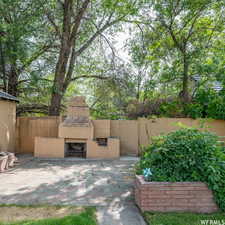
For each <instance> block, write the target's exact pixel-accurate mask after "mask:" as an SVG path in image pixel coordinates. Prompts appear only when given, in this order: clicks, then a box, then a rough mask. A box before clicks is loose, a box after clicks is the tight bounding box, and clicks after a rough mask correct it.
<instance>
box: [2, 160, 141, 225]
mask: <svg viewBox="0 0 225 225" xmlns="http://www.w3.org/2000/svg"><path fill="white" fill-rule="evenodd" d="M136 161H137V158H136V159H135V160H134V159H129V158H127V159H125V158H124V159H123V160H119V159H118V160H77V159H76V160H74V161H73V160H66V159H63V160H55V161H54V160H51V161H46V160H44V161H43V160H39V159H36V158H33V157H25V158H24V157H23V158H21V163H20V165H19V166H17V167H16V169H14V170H10V171H8V172H6V173H4V174H1V175H0V183H1V185H0V204H24V205H25V204H32V205H35V204H50V205H56V204H62V205H75V206H96V207H97V209H98V218H99V222H100V225H113V224H117V225H120V224H121V225H128V224H129V225H141V224H142V223H141V222H140V221H142V220H143V219H142V218H141V216H140V214H139V211H138V209H137V208H136V206H135V204H134V195H133V182H134V171H133V166H134V164H135V163H136ZM125 218H126V219H125ZM131 218H133V219H132V221H133V222H132V221H130V220H131ZM135 218H136V219H135ZM135 220H136V222H135ZM109 221H111V222H110V224H107V223H108V222H109ZM118 221H120V223H119V222H118ZM131 222H132V223H131ZM142 222H143V221H142Z"/></svg>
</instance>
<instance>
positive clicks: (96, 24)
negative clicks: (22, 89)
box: [46, 0, 137, 115]
mask: <svg viewBox="0 0 225 225" xmlns="http://www.w3.org/2000/svg"><path fill="white" fill-rule="evenodd" d="M136 4H137V2H136V1H135V0H123V1H119V0H116V1H111V0H101V1H100V0H94V1H90V0H76V1H75V0H64V1H56V2H55V12H57V13H54V11H53V10H48V11H47V12H46V14H47V16H48V19H49V22H50V23H51V24H52V26H53V28H54V29H55V32H56V33H57V35H58V38H59V42H60V50H59V55H58V59H57V64H56V67H55V75H54V82H53V87H52V97H51V104H50V109H49V114H50V115H59V113H60V105H61V102H62V98H63V96H64V94H65V92H66V90H67V88H68V85H69V84H70V82H72V81H75V80H77V79H80V77H79V76H76V74H75V75H74V66H75V65H76V66H78V65H77V64H76V62H77V60H78V58H79V56H81V55H82V54H84V53H85V51H86V50H87V49H88V48H89V47H90V46H91V44H92V43H93V42H94V41H95V40H96V38H97V37H99V36H100V35H101V34H102V33H103V32H104V31H105V30H107V29H108V28H109V27H112V26H113V25H115V24H116V23H119V22H121V21H123V20H124V19H125V18H126V17H127V16H128V15H132V14H134V13H135V12H136V10H137V8H136ZM54 15H59V17H57V18H56V17H55V16H54ZM54 17H55V18H54ZM87 77H90V76H87Z"/></svg>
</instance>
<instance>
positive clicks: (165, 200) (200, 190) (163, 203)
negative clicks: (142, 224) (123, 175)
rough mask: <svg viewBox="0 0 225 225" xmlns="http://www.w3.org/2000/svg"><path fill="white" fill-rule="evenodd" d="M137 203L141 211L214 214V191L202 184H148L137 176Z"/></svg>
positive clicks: (215, 207)
mask: <svg viewBox="0 0 225 225" xmlns="http://www.w3.org/2000/svg"><path fill="white" fill-rule="evenodd" d="M135 201H136V204H137V205H138V207H139V208H140V209H141V211H158V212H196V213H212V212H216V211H217V210H218V207H217V205H216V204H215V202H214V200H213V194H212V191H211V190H209V189H208V187H207V185H206V184H204V183H202V182H146V181H144V178H143V176H136V181H135Z"/></svg>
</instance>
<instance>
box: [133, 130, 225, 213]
mask: <svg viewBox="0 0 225 225" xmlns="http://www.w3.org/2000/svg"><path fill="white" fill-rule="evenodd" d="M152 141H153V142H152V144H151V145H149V146H148V147H146V148H145V149H144V151H143V154H142V157H141V160H140V162H139V164H138V166H137V173H138V174H141V171H142V170H143V169H144V168H150V169H151V171H152V173H153V175H152V180H153V181H172V182H175V181H178V182H179V181H202V182H205V183H207V184H208V186H209V188H210V189H211V190H213V192H214V196H215V200H216V202H217V203H218V205H219V206H220V208H221V209H222V210H225V151H224V149H223V148H222V147H221V146H220V145H219V143H218V137H217V136H216V135H214V134H212V133H209V132H201V131H199V130H197V129H194V128H184V129H180V130H178V131H175V132H171V133H169V134H168V135H164V136H158V137H156V138H154V139H153V140H152Z"/></svg>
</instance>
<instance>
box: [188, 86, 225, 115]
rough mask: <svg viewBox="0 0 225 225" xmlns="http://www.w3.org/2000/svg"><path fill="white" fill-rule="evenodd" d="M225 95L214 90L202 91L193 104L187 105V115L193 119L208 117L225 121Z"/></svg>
mask: <svg viewBox="0 0 225 225" xmlns="http://www.w3.org/2000/svg"><path fill="white" fill-rule="evenodd" d="M224 108H225V93H224V91H220V92H219V93H217V92H216V91H214V90H212V89H200V90H199V91H198V92H197V93H196V96H195V98H194V101H193V103H191V104H188V105H186V107H185V110H184V111H185V114H186V115H188V116H190V117H192V118H200V117H208V118H213V119H225V110H224Z"/></svg>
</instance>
